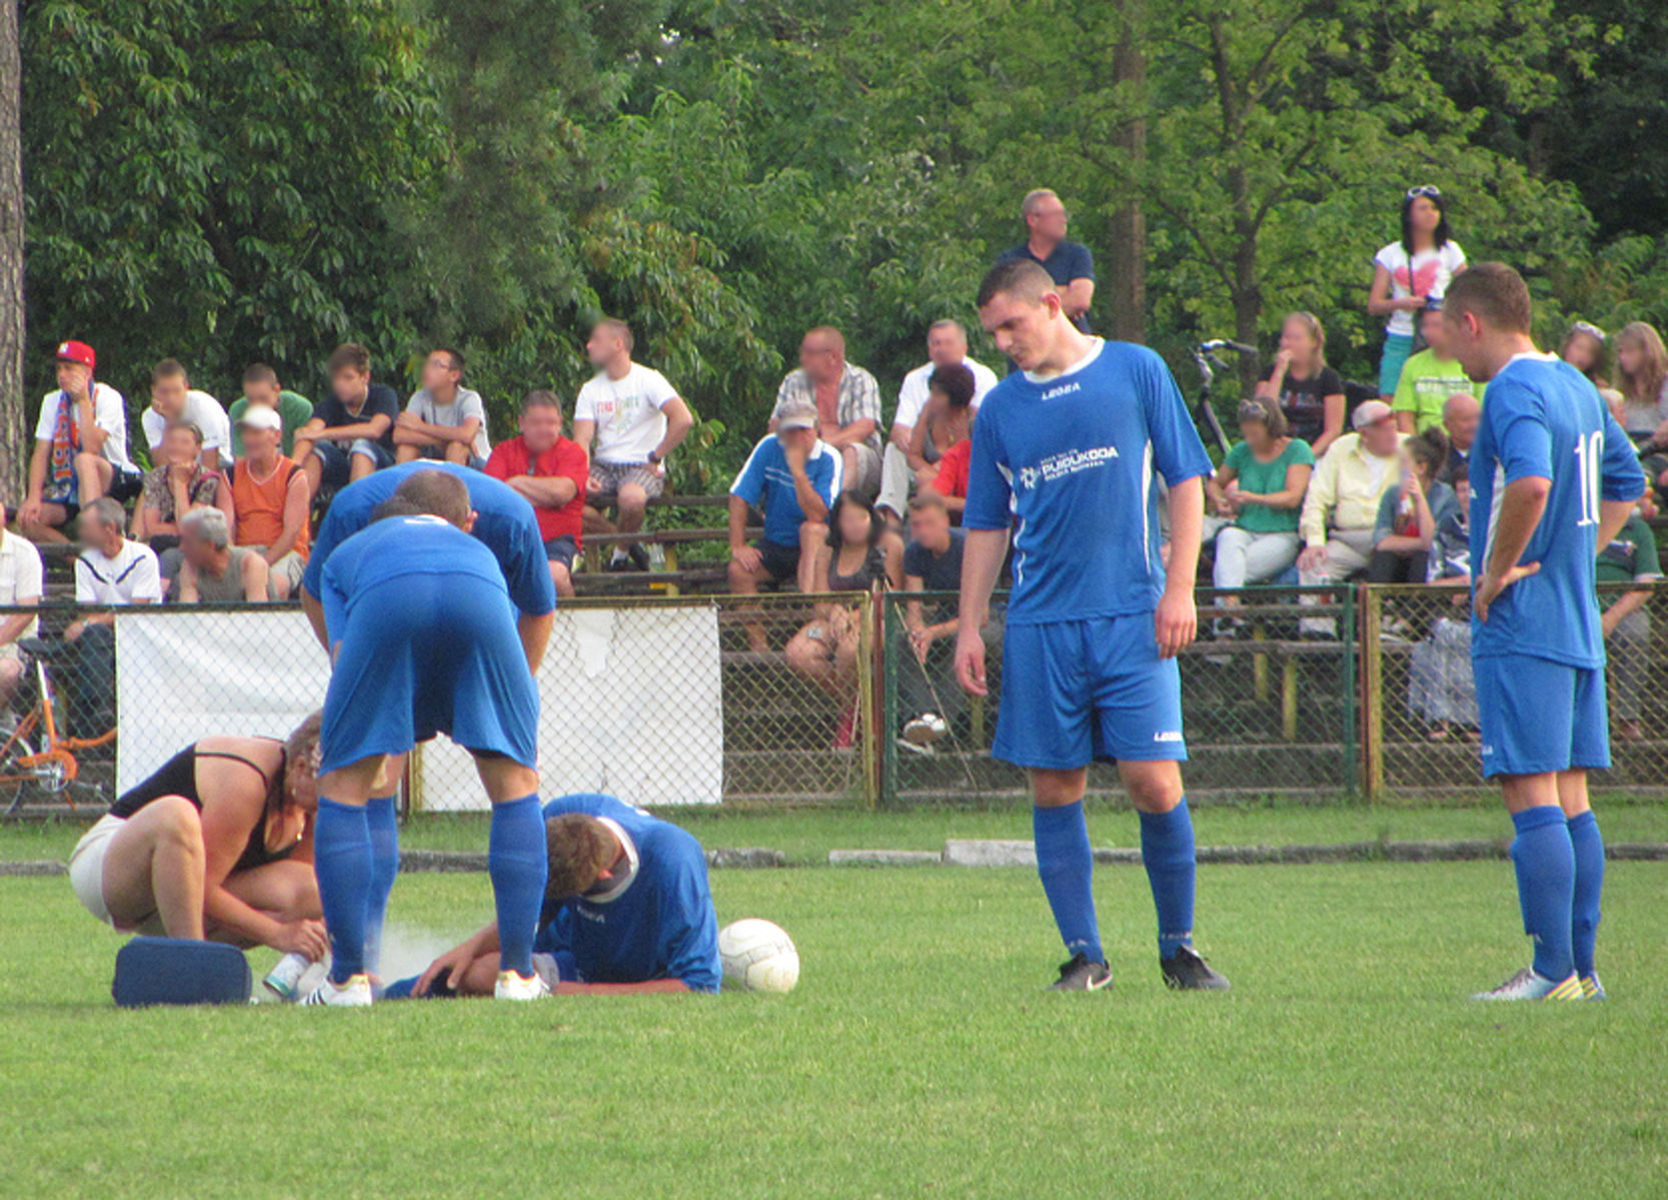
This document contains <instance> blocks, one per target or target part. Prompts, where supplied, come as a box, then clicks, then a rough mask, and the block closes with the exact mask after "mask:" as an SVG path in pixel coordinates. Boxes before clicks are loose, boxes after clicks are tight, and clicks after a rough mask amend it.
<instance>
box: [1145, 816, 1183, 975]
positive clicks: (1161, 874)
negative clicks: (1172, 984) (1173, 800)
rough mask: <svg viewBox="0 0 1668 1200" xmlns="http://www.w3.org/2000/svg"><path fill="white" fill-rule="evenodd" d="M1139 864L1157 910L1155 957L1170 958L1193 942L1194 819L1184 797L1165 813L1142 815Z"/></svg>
mask: <svg viewBox="0 0 1668 1200" xmlns="http://www.w3.org/2000/svg"><path fill="white" fill-rule="evenodd" d="M1141 862H1142V863H1143V864H1144V865H1145V866H1146V868H1147V883H1148V884H1149V885H1150V886H1151V887H1152V890H1153V907H1154V908H1155V909H1157V910H1158V954H1159V957H1160V958H1170V957H1172V956H1173V955H1174V954H1175V953H1176V951H1177V950H1179V949H1181V948H1182V947H1183V946H1186V945H1189V944H1191V943H1192V941H1193V880H1194V875H1195V873H1196V868H1195V864H1194V861H1193V816H1192V814H1191V813H1189V812H1188V811H1187V797H1185V796H1183V797H1182V800H1181V803H1179V804H1177V805H1176V807H1174V808H1172V809H1171V810H1170V811H1169V812H1166V813H1150V812H1144V813H1142V814H1141Z"/></svg>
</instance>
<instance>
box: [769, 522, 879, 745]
mask: <svg viewBox="0 0 1668 1200" xmlns="http://www.w3.org/2000/svg"><path fill="white" fill-rule="evenodd" d="M805 552H806V553H807V554H814V555H815V560H814V564H813V568H812V569H813V571H814V572H815V574H814V575H813V578H814V579H816V581H817V582H818V584H819V585H821V586H822V587H824V588H825V589H826V590H827V591H829V592H831V593H844V594H848V595H851V594H856V593H859V592H868V591H874V590H876V589H880V590H887V589H891V590H894V591H895V590H898V589H900V588H902V587H903V553H904V545H903V539H901V538H900V537H899V536H898V535H897V534H895V533H893V532H892V531H891V530H890V529H888V528H887V527H886V522H885V521H884V520H882V519H881V518H880V516H879V515H878V514H877V513H876V512H875V510H874V509H873V508H872V507H870V505H869V504H868V503H867V502H866V501H865V500H864V499H863V497H861V496H859V495H858V494H857V493H856V492H853V491H850V490H847V491H843V492H841V493H840V494H839V496H838V497H837V498H836V499H835V501H834V507H833V508H832V509H830V510H829V513H828V537H827V540H826V541H825V542H824V543H823V544H822V545H820V546H807V547H805ZM862 634H863V629H862V621H861V610H860V609H859V607H858V606H857V605H855V604H852V605H846V604H840V603H838V602H834V601H829V602H826V603H821V604H818V605H817V606H816V609H815V612H814V615H813V616H812V618H811V620H810V621H809V622H807V623H806V625H805V626H804V627H803V628H802V629H800V631H799V632H798V633H796V634H794V635H793V637H792V638H790V639H789V641H788V646H787V651H786V656H787V660H788V666H789V667H790V668H792V670H793V672H794V674H796V675H798V676H799V677H800V678H801V679H804V680H805V681H806V682H807V683H811V684H814V685H815V686H816V687H818V688H820V689H821V690H822V691H824V692H826V693H828V695H830V696H832V697H833V698H834V699H835V700H837V701H838V702H839V703H840V706H841V715H840V723H839V726H838V728H837V731H836V733H835V740H834V745H835V748H836V749H845V748H846V747H848V746H850V745H851V740H852V736H853V725H854V722H855V721H856V716H857V707H856V702H857V690H858V689H857V676H858V671H859V670H860V669H861V660H860V657H859V651H860V650H861V649H862Z"/></svg>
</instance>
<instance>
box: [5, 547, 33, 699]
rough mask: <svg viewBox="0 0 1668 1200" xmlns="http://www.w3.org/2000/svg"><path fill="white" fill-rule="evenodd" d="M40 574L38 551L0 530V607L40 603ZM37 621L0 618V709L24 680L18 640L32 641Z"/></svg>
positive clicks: (30, 615) (22, 615)
mask: <svg viewBox="0 0 1668 1200" xmlns="http://www.w3.org/2000/svg"><path fill="white" fill-rule="evenodd" d="M42 574H43V573H42V571H41V555H40V551H38V550H36V549H35V545H34V543H33V542H31V541H29V540H28V539H27V538H23V537H19V536H18V535H17V534H15V533H11V532H9V531H7V530H6V529H4V528H0V605H3V606H5V607H7V608H33V607H35V606H36V605H38V604H39V603H40V602H41V591H42V582H43V580H42ZM39 629H40V621H39V620H38V619H37V618H36V617H35V615H34V614H33V613H26V612H22V613H7V614H6V615H5V616H3V617H0V707H4V706H5V705H7V704H9V703H11V699H12V695H13V693H15V692H16V691H17V682H18V680H19V679H21V678H22V677H23V658H22V656H21V655H20V654H19V653H18V649H17V640H18V639H19V638H26V637H34V636H35V635H36V633H37V632H38V631H39Z"/></svg>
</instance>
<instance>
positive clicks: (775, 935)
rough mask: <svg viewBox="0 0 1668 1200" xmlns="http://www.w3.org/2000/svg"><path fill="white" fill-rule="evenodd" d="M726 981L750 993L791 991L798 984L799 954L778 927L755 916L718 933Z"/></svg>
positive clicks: (720, 956) (782, 930)
mask: <svg viewBox="0 0 1668 1200" xmlns="http://www.w3.org/2000/svg"><path fill="white" fill-rule="evenodd" d="M718 957H719V959H720V960H721V961H722V962H723V964H724V978H725V980H726V981H727V982H729V983H731V984H733V985H734V986H736V987H739V988H741V989H743V990H744V991H749V992H791V991H793V985H794V984H796V983H798V982H799V951H798V950H796V949H794V944H793V939H792V938H791V937H789V936H788V931H787V930H785V929H783V928H782V927H781V926H780V925H776V924H773V923H771V922H770V921H765V920H761V919H759V918H758V917H748V918H747V919H746V920H744V921H736V922H735V923H734V924H731V925H726V926H724V928H723V929H720V930H719V931H718Z"/></svg>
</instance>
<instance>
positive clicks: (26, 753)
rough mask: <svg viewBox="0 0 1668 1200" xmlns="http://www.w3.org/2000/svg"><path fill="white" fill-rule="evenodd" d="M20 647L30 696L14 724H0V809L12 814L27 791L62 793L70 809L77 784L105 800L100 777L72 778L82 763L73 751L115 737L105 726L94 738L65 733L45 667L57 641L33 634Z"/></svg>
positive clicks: (42, 794) (48, 794)
mask: <svg viewBox="0 0 1668 1200" xmlns="http://www.w3.org/2000/svg"><path fill="white" fill-rule="evenodd" d="M19 648H20V649H21V650H22V651H23V653H24V655H25V663H26V666H25V671H26V672H27V671H28V670H30V669H33V671H34V676H35V678H34V683H35V701H34V703H33V704H31V705H30V706H29V707H28V709H27V710H25V711H24V713H23V715H22V716H21V717H20V718H19V719H18V722H17V724H16V725H15V726H14V727H12V728H11V729H9V730H5V729H0V737H3V738H4V740H3V741H0V804H3V805H4V806H5V808H4V813H3V814H0V815H4V816H8V817H9V816H12V815H13V814H15V813H16V812H17V810H18V809H19V808H20V807H22V805H23V802H24V801H25V800H27V799H30V798H31V797H39V798H41V799H43V800H53V799H62V800H64V801H65V802H67V803H68V804H69V806H70V807H71V808H72V809H73V808H74V807H75V798H74V793H75V791H76V790H80V791H82V792H83V793H87V794H89V795H88V798H89V799H90V800H92V801H94V802H96V803H105V802H106V801H105V799H104V785H103V784H102V783H85V782H82V781H80V780H79V779H78V778H77V776H78V775H79V774H80V773H81V764H80V763H79V762H78V761H77V760H76V757H75V752H76V751H77V750H91V749H93V748H94V747H97V746H106V745H109V744H110V743H111V742H113V741H115V740H116V731H115V730H114V729H110V730H109V731H107V732H105V733H103V734H100V735H99V736H98V737H96V738H74V737H66V736H64V734H63V732H62V730H61V729H60V728H59V723H58V713H57V706H56V703H55V700H54V695H53V690H52V677H51V676H50V675H49V674H48V673H47V670H46V659H47V658H48V657H49V656H51V655H52V654H53V653H54V651H55V650H56V647H54V646H53V645H52V644H51V643H45V642H41V641H39V640H38V639H36V638H23V639H21V640H20V642H19Z"/></svg>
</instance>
